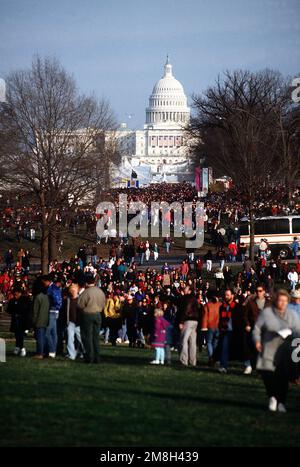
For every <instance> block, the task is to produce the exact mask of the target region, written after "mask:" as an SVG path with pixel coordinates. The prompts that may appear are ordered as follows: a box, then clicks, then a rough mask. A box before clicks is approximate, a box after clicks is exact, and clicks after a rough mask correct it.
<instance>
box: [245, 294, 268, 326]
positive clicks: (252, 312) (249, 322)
mask: <svg viewBox="0 0 300 467" xmlns="http://www.w3.org/2000/svg"><path fill="white" fill-rule="evenodd" d="M270 305H271V302H270V300H268V299H266V301H265V308H267V307H269V306H270ZM243 308H244V319H245V326H250V327H251V329H253V328H254V325H255V323H256V321H257V318H258V316H259V313H260V310H259V308H258V306H257V303H256V299H255V298H250V299H249V300H248V301H247V302H246V303H245V305H244V307H243Z"/></svg>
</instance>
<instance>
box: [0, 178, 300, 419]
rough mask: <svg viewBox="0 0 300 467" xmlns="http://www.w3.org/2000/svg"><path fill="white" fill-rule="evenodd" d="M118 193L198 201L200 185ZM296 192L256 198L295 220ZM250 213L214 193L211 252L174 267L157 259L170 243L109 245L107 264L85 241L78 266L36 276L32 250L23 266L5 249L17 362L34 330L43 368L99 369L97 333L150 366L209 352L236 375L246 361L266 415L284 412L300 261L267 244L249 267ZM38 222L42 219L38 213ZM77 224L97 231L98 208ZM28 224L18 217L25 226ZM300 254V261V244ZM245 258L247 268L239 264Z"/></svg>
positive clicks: (1, 295) (299, 327)
mask: <svg viewBox="0 0 300 467" xmlns="http://www.w3.org/2000/svg"><path fill="white" fill-rule="evenodd" d="M120 192H124V193H127V194H128V195H129V201H137V200H139V201H143V202H144V203H145V204H149V203H151V202H153V201H164V200H165V201H168V202H169V203H170V202H173V201H182V202H183V201H196V200H197V193H196V191H195V189H194V188H193V187H192V186H191V185H189V184H186V183H183V184H177V185H170V184H161V185H157V186H156V185H153V186H150V187H148V188H144V189H143V188H141V189H136V190H131V191H130V190H125V189H124V190H111V191H110V192H108V193H106V197H107V200H110V201H117V198H116V197H117V196H118V195H119V193H120ZM298 195H299V193H295V196H294V197H293V198H292V199H288V200H287V199H286V196H285V192H284V190H283V189H282V188H280V187H274V189H273V190H272V192H270V193H269V194H268V193H267V194H265V197H264V202H262V201H261V198H260V194H259V191H258V194H257V203H256V209H257V212H259V213H261V214H265V215H267V214H272V215H277V214H282V213H285V214H287V213H291V212H293V213H295V212H298V209H299V206H298V204H297V201H296V200H297V197H298ZM245 206H246V203H244V202H243V199H242V197H241V194H240V193H239V192H238V190H235V189H234V188H233V189H231V190H230V192H227V193H226V192H222V193H211V194H209V195H208V197H207V198H206V201H205V209H206V223H205V229H206V232H207V233H208V234H209V238H210V240H211V245H212V246H211V248H210V247H209V248H208V249H207V251H206V252H205V253H203V254H202V255H199V252H195V251H187V255H186V258H185V259H183V260H182V261H179V263H180V264H177V265H176V266H170V265H169V264H168V262H165V263H164V264H163V265H162V266H158V264H159V263H157V260H158V258H159V254H160V249H161V248H164V249H165V251H164V253H165V255H166V256H167V257H168V255H169V254H170V249H171V248H172V244H173V241H172V239H171V237H170V236H167V237H165V238H164V239H163V241H162V245H159V244H158V243H157V242H152V241H151V239H148V240H144V241H140V240H135V241H134V240H133V239H131V240H129V239H126V238H121V239H119V240H118V241H116V240H115V239H112V240H111V241H110V242H109V255H108V257H107V258H102V257H99V255H98V248H97V245H95V244H94V245H90V246H89V247H86V246H84V245H83V246H82V247H80V248H79V250H78V252H77V254H76V255H75V256H74V258H71V259H69V260H65V261H53V262H51V263H50V266H49V274H47V275H41V274H38V275H37V277H35V278H34V280H33V278H32V276H30V275H29V273H30V254H29V252H27V251H24V250H23V249H22V248H20V249H19V251H18V253H17V255H16V258H14V255H13V252H12V250H8V251H6V252H5V253H4V255H3V260H2V262H3V263H4V267H3V270H2V272H1V274H0V304H1V306H2V308H4V307H5V309H6V311H7V313H8V314H9V315H11V331H12V332H14V333H15V341H16V345H15V350H14V353H15V355H18V356H20V357H25V356H26V354H27V351H26V346H25V340H24V339H26V335H27V334H28V332H29V331H31V330H33V331H34V337H35V340H36V353H35V355H34V358H35V359H38V360H42V359H44V358H45V357H48V358H50V359H55V358H56V357H57V356H64V357H65V358H68V359H69V360H72V361H75V360H76V359H79V360H80V359H82V360H84V361H86V362H87V363H98V362H99V361H100V349H99V345H100V336H101V338H102V339H103V342H104V344H105V345H112V346H117V345H120V346H122V345H123V346H125V345H128V346H129V347H134V348H141V349H142V348H152V349H153V352H154V357H153V360H152V361H151V364H153V365H165V364H167V365H171V364H172V359H173V358H172V357H173V356H174V352H177V354H178V355H179V361H180V363H181V364H182V365H184V366H192V367H195V366H196V365H197V356H198V350H200V351H202V354H203V352H206V353H207V358H208V361H207V363H208V365H209V366H210V367H211V368H212V369H213V368H216V371H219V372H220V373H221V374H226V373H227V372H228V369H229V362H230V361H231V360H235V361H239V362H241V365H242V366H243V371H244V374H245V375H251V374H252V372H253V370H254V369H255V368H256V369H257V370H259V371H260V372H261V374H262V378H263V381H264V384H265V387H266V391H267V394H268V397H269V409H270V410H271V411H275V410H278V411H280V412H284V411H285V410H286V409H285V401H286V397H287V391H288V384H289V381H293V382H294V383H296V384H299V383H300V373H299V364H297V363H295V362H292V359H291V351H292V342H293V341H292V338H293V337H294V336H295V337H297V336H300V288H299V277H300V276H299V274H300V263H299V261H298V260H297V261H296V263H295V264H289V263H288V262H287V261H282V260H281V258H280V257H278V258H271V260H270V261H267V248H268V245H267V244H266V242H265V240H264V239H262V240H261V244H260V245H259V251H258V255H257V258H256V261H255V262H254V263H253V262H252V261H251V260H250V258H249V252H248V251H247V248H246V246H245V245H243V244H241V243H240V241H239V232H238V229H237V228H236V227H235V226H236V225H237V223H238V222H239V221H240V220H241V219H243V218H244V217H247V215H248V212H247V207H245ZM15 215H16V212H14V211H11V212H9V213H8V212H6V213H5V214H4V217H3V219H2V225H3V222H4V223H5V222H6V224H7V226H8V224H9V223H11V224H13V223H14V222H15V220H16V219H15V218H14V216H15ZM31 216H33V217H34V218H35V221H38V213H37V212H34V211H31ZM7 219H9V222H8V221H7ZM22 219H23V220H24V222H26V220H25V219H24V218H22ZM63 219H65V217H64V215H63V212H62V213H61V218H60V221H61V222H63ZM72 219H73V220H72V223H73V224H72V223H71V225H73V227H74V226H75V227H74V228H75V230H76V225H79V224H80V223H83V224H85V225H86V226H87V228H91V225H94V226H95V222H96V217H95V214H94V213H93V212H92V211H89V210H78V212H77V213H76V215H75V217H74V216H73V218H72ZM23 220H22V221H21V217H20V218H18V219H17V221H19V224H20V223H21V224H22V222H23ZM29 220H30V219H29ZM17 224H18V222H17ZM223 225H226V229H225V228H223V227H220V226H223ZM292 250H293V252H294V256H295V257H297V254H298V250H299V243H298V240H297V238H295V239H294V243H293V246H292ZM237 261H239V262H240V263H241V264H242V267H240V268H233V267H232V264H234V263H236V262H237ZM156 264H157V265H156ZM278 283H280V284H284V286H285V289H289V290H290V295H289V293H288V292H287V290H285V289H280V290H279V291H276V284H278ZM287 331H288V332H287Z"/></svg>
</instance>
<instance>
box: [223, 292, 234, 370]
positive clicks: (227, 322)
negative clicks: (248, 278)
mask: <svg viewBox="0 0 300 467" xmlns="http://www.w3.org/2000/svg"><path fill="white" fill-rule="evenodd" d="M236 307H237V303H236V301H235V300H234V294H233V292H232V290H230V289H227V290H225V295H224V302H223V303H222V305H221V306H220V319H219V330H220V338H219V350H220V368H219V371H220V373H227V368H228V360H229V351H230V344H231V339H232V331H233V320H234V316H233V314H234V313H235V309H236Z"/></svg>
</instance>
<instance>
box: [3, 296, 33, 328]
mask: <svg viewBox="0 0 300 467" xmlns="http://www.w3.org/2000/svg"><path fill="white" fill-rule="evenodd" d="M30 309H31V301H30V298H29V297H25V296H23V295H22V296H21V297H20V298H19V300H16V299H15V298H12V299H11V300H9V302H8V306H7V313H8V314H9V315H11V324H10V331H11V332H15V331H16V330H17V328H18V324H21V326H22V328H23V329H24V331H25V330H26V329H28V328H29V316H30Z"/></svg>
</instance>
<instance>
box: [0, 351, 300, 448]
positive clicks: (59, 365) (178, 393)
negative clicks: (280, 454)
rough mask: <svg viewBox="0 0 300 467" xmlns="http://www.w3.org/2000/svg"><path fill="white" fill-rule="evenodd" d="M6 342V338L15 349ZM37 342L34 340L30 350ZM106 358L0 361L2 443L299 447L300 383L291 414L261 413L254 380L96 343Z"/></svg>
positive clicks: (260, 394) (291, 402)
mask: <svg viewBox="0 0 300 467" xmlns="http://www.w3.org/2000/svg"><path fill="white" fill-rule="evenodd" d="M12 345H13V344H12V343H10V344H9V350H10V352H11V349H12ZM32 346H33V344H30V347H31V348H33V347H32ZM101 350H102V363H101V364H100V365H86V364H84V363H82V362H76V363H75V362H68V361H65V360H63V359H57V360H55V361H49V360H44V361H33V360H32V359H30V358H24V359H21V358H19V357H13V356H12V355H11V354H10V355H8V359H7V363H2V364H0V401H1V403H0V418H1V424H0V445H1V446H99V447H100V446H105V447H109V446H148V447H150V446H166V447H179V446H207V445H209V446H265V445H268V446H282V445H283V446H296V445H298V444H299V439H300V411H299V405H297V404H298V401H299V389H298V388H295V387H293V388H292V389H291V391H290V395H289V404H288V407H289V409H290V411H289V413H287V414H282V415H281V414H270V413H268V412H267V411H266V410H265V403H266V398H265V393H264V390H263V386H262V383H261V381H260V379H259V378H258V377H256V376H251V377H245V376H243V375H242V374H241V367H240V365H238V364H236V365H234V366H233V367H232V368H231V373H230V374H229V375H226V376H223V375H219V374H218V373H217V372H216V371H210V370H209V369H208V368H207V367H206V366H205V365H204V360H203V359H202V361H201V363H202V365H200V367H199V368H197V369H186V368H181V367H180V366H179V364H178V356H177V354H173V355H174V362H173V365H172V367H152V366H150V365H149V361H150V359H151V357H152V352H151V351H150V350H138V349H128V348H125V347H119V348H116V349H113V348H111V347H104V346H102V348H101Z"/></svg>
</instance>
